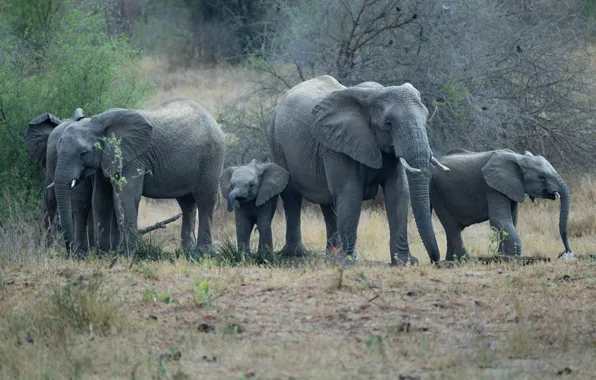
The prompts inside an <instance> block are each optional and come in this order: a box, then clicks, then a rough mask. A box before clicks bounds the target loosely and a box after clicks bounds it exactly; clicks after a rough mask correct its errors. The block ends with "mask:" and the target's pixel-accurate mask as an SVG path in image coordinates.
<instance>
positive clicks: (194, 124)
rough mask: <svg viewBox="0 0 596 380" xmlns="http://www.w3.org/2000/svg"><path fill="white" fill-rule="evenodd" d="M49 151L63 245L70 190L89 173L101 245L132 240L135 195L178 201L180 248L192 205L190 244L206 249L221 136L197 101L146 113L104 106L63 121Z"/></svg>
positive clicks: (186, 242) (186, 241)
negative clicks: (53, 152)
mask: <svg viewBox="0 0 596 380" xmlns="http://www.w3.org/2000/svg"><path fill="white" fill-rule="evenodd" d="M57 149H58V158H57V165H56V171H55V175H54V188H55V191H56V199H57V204H58V212H59V214H60V221H61V226H62V229H63V230H64V233H65V238H66V244H67V249H70V248H71V243H72V242H73V232H72V218H71V207H72V202H71V199H72V188H73V187H74V186H75V185H76V184H77V183H78V182H80V181H82V180H84V179H85V178H87V177H89V176H92V175H93V200H92V203H93V206H92V210H93V219H94V222H95V227H96V239H97V241H98V244H99V248H100V249H101V250H103V251H107V250H117V249H119V248H120V246H121V242H123V241H126V242H128V241H129V239H128V238H132V241H134V240H135V238H136V236H137V216H138V209H139V202H140V200H141V196H146V197H149V198H175V199H176V200H177V201H178V204H179V205H180V208H181V209H182V214H183V215H182V232H181V237H182V246H183V248H184V249H185V250H187V251H188V250H192V249H193V248H194V245H195V236H196V235H195V231H196V213H197V207H198V211H199V233H198V239H197V240H198V242H197V245H198V248H199V249H200V250H203V249H207V248H208V247H210V246H211V242H212V240H211V220H212V216H213V210H214V208H215V204H216V202H217V198H218V188H217V187H218V182H219V178H220V176H221V173H222V170H223V159H224V153H225V139H224V134H223V132H222V131H221V129H220V127H219V126H218V125H217V123H216V122H215V120H214V119H213V117H212V116H211V115H210V114H209V113H208V112H207V111H206V110H205V109H204V108H203V107H202V106H201V105H200V104H198V103H197V102H194V101H192V100H186V99H174V100H168V101H164V102H162V103H160V104H158V105H156V106H154V107H152V108H149V109H146V110H132V109H122V108H113V109H110V110H107V111H105V112H103V113H100V114H98V115H95V116H93V117H91V118H84V119H81V120H79V121H76V122H73V123H71V124H69V125H68V126H67V127H66V128H65V129H64V132H63V133H62V136H61V137H60V139H59V140H58V143H57ZM114 220H116V221H117V223H118V226H117V227H118V228H116V229H114V228H113V222H114ZM112 231H115V232H114V233H113V234H112ZM124 233H125V234H124ZM125 237H126V240H124V238H125Z"/></svg>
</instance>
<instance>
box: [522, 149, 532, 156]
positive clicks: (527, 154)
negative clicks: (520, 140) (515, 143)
mask: <svg viewBox="0 0 596 380" xmlns="http://www.w3.org/2000/svg"><path fill="white" fill-rule="evenodd" d="M524 156H530V157H534V155H533V154H532V152H530V151H528V150H526V151H525V152H524Z"/></svg>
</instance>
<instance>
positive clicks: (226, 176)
mask: <svg viewBox="0 0 596 380" xmlns="http://www.w3.org/2000/svg"><path fill="white" fill-rule="evenodd" d="M236 169H237V166H230V167H229V168H226V169H224V171H223V173H222V175H221V177H220V178H219V187H220V189H221V195H223V197H224V198H227V197H228V194H230V191H231V190H232V189H231V187H232V184H231V181H232V174H233V173H234V170H236Z"/></svg>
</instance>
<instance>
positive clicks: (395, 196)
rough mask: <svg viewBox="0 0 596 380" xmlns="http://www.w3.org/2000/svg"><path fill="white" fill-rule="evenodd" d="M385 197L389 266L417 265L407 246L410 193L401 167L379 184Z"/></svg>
mask: <svg viewBox="0 0 596 380" xmlns="http://www.w3.org/2000/svg"><path fill="white" fill-rule="evenodd" d="M381 187H382V188H383V195H384V197H385V212H386V213H387V222H388V223H389V249H390V257H391V265H404V264H407V263H411V264H417V263H418V259H416V258H415V257H414V256H411V255H410V250H409V246H408V205H409V203H410V193H409V190H408V181H407V179H406V174H405V170H404V169H403V168H402V167H401V165H400V168H399V169H398V171H397V170H396V172H395V173H391V174H390V175H389V176H388V177H387V179H386V180H385V181H383V182H382V183H381Z"/></svg>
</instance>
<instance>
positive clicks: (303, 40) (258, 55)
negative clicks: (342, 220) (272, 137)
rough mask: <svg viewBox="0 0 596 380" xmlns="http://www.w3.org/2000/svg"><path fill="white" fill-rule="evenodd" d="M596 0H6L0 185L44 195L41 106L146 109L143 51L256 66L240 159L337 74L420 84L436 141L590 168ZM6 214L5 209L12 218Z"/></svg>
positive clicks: (237, 105) (240, 104)
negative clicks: (34, 158)
mask: <svg viewBox="0 0 596 380" xmlns="http://www.w3.org/2000/svg"><path fill="white" fill-rule="evenodd" d="M595 4H596V2H595V1H594V0H566V1H559V0H466V1H459V0H424V1H423V0H336V1H328V0H301V1H296V0H101V1H90V0H0V17H1V19H2V20H3V23H2V25H1V26H0V39H1V41H2V43H1V44H0V63H1V64H0V148H1V149H0V187H1V188H2V191H3V194H10V195H11V197H16V198H15V199H16V200H17V201H19V202H20V203H21V204H35V203H36V202H37V201H38V198H39V188H40V178H41V176H40V172H39V168H37V167H35V166H34V165H33V163H32V162H31V161H30V160H29V159H28V157H27V156H26V153H25V151H24V149H23V146H22V136H23V133H24V131H25V129H26V127H27V121H28V120H30V119H31V118H33V117H35V116H37V115H39V114H40V113H42V112H45V111H50V112H52V113H55V114H57V115H58V116H61V117H65V116H67V115H70V114H71V113H72V111H73V110H74V109H75V108H76V107H83V108H84V109H85V111H86V112H87V113H88V114H93V113H97V112H101V111H102V110H104V109H106V108H109V107H112V106H118V107H133V106H135V105H138V104H139V103H140V101H141V100H142V99H143V98H144V97H145V96H146V95H147V94H148V89H149V87H148V85H147V83H145V82H142V81H141V78H143V76H141V75H138V73H137V72H136V71H135V67H137V65H135V61H136V59H138V57H139V56H140V54H138V53H136V51H141V52H142V54H155V55H159V56H160V57H161V58H164V59H165V60H167V61H168V62H169V64H170V66H171V69H172V70H177V69H178V68H184V69H186V68H189V67H192V66H200V65H214V64H220V63H224V62H225V63H227V64H235V65H242V66H249V67H250V68H252V69H254V70H255V72H257V73H258V74H259V75H256V76H255V77H256V78H257V79H256V80H255V83H254V86H253V88H252V89H251V91H250V92H248V93H247V94H245V95H244V96H242V97H240V98H239V99H237V100H236V101H235V102H233V103H232V104H227V105H222V108H221V109H222V112H221V113H220V114H219V115H217V116H218V118H219V121H220V122H221V124H222V126H223V127H224V129H225V130H226V132H228V133H229V134H230V139H229V141H230V146H229V149H228V155H227V159H226V161H227V162H226V164H237V163H240V162H243V161H244V162H246V161H248V160H250V159H252V158H254V157H258V158H263V157H266V156H267V144H266V136H267V127H268V123H269V118H270V115H271V111H272V109H273V107H274V106H275V101H276V99H277V97H278V96H279V95H280V94H282V93H283V92H285V91H286V90H287V89H288V88H290V87H292V86H293V85H295V84H297V83H299V82H300V81H303V80H306V79H309V78H312V77H314V76H317V75H321V74H330V75H333V76H334V77H336V78H337V79H338V80H339V81H340V82H341V83H343V84H345V85H353V84H356V83H359V82H362V81H367V80H373V81H377V82H379V83H382V84H384V85H392V84H402V83H404V82H406V81H407V82H410V83H412V84H413V85H414V86H416V87H417V88H418V89H419V90H420V92H421V93H422V95H423V98H424V102H425V104H426V105H427V107H428V109H429V112H430V118H429V123H428V131H429V135H430V137H431V143H432V146H433V148H434V150H435V151H436V155H437V156H440V155H441V154H442V153H444V152H446V151H447V150H449V149H451V148H455V147H460V148H466V149H471V150H483V149H492V148H502V147H508V148H512V149H516V150H520V151H521V150H530V151H532V152H534V153H538V154H543V155H545V156H546V157H547V158H548V159H549V160H551V161H552V162H553V163H554V164H555V165H556V166H557V167H565V169H567V170H569V169H582V170H583V169H585V168H589V167H590V166H592V165H591V164H592V162H593V161H594V158H595V157H594V156H595V155H594V153H593V152H594V148H595V144H596V129H595V128H594V116H593V115H595V114H596V113H595V111H596V102H594V101H593V99H594V96H595V95H596V88H595V87H594V84H595V83H594V73H593V63H592V61H593V57H592V50H593V49H592V46H591V39H592V38H593V36H594V33H593V32H594V22H593V17H592V14H593V13H594V12H595V11H596V6H595ZM0 214H1V212H0Z"/></svg>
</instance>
